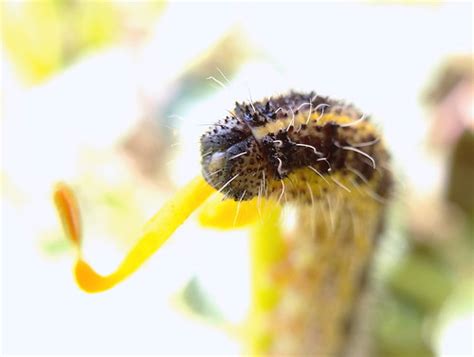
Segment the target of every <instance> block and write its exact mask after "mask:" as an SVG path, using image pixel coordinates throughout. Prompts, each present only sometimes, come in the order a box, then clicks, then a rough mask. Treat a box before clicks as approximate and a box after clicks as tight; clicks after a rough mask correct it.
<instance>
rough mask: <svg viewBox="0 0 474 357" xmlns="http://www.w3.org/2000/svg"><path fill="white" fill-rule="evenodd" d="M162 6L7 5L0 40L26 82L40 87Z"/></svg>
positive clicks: (62, 0) (69, 1)
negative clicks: (137, 20)
mask: <svg viewBox="0 0 474 357" xmlns="http://www.w3.org/2000/svg"><path fill="white" fill-rule="evenodd" d="M163 5H164V2H162V1H147V2H139V3H135V4H134V3H133V2H132V3H127V2H122V3H121V2H113V1H108V0H100V1H80V0H38V1H24V2H17V1H4V2H2V3H1V5H0V6H1V12H2V23H3V24H2V35H1V37H2V41H3V43H4V47H5V49H6V53H7V56H8V57H9V59H10V61H11V62H12V63H13V66H14V67H15V69H16V70H17V71H18V73H19V74H20V75H21V77H22V79H23V80H24V81H25V82H26V83H29V84H35V83H39V82H41V81H43V80H45V79H47V78H48V77H49V76H50V75H51V74H53V73H55V72H56V71H58V70H60V69H61V68H63V67H65V66H67V65H69V64H70V63H72V62H74V61H75V60H76V59H77V58H78V57H80V56H81V55H83V54H85V53H88V52H91V51H92V50H95V49H98V48H101V47H103V46H106V45H110V44H112V43H114V42H116V41H117V40H119V39H120V38H121V37H122V35H123V34H124V31H125V30H126V24H127V22H128V20H129V19H130V18H133V17H137V18H138V19H141V18H142V17H143V16H145V15H146V16H147V17H148V18H150V17H156V16H157V15H158V14H159V13H160V11H161V10H162V9H163Z"/></svg>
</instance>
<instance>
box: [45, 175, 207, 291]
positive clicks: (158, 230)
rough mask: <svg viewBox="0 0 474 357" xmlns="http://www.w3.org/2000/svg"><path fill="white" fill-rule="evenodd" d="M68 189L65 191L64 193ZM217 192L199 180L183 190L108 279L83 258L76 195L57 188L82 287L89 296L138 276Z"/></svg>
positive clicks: (77, 277) (161, 210) (67, 189)
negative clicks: (146, 262)
mask: <svg viewBox="0 0 474 357" xmlns="http://www.w3.org/2000/svg"><path fill="white" fill-rule="evenodd" d="M65 187H66V189H65ZM213 192H215V190H214V189H213V188H212V187H211V186H209V185H208V184H207V183H206V182H205V181H204V179H203V178H202V177H197V178H195V179H194V180H192V181H191V182H190V183H188V184H187V185H186V186H185V187H183V188H182V189H181V190H180V191H179V192H178V193H177V194H176V195H175V196H174V197H173V198H172V199H171V200H169V201H168V202H167V203H166V204H165V205H164V206H163V207H162V208H161V209H160V210H159V211H158V212H157V213H156V214H155V216H154V217H153V218H151V219H150V220H149V221H148V223H147V224H146V225H145V227H144V231H143V234H142V236H141V237H140V239H139V240H138V241H137V243H136V244H135V246H134V247H133V248H132V249H131V250H130V252H129V253H128V254H127V255H126V256H125V258H124V259H123V261H122V263H121V264H120V265H119V267H118V268H117V269H116V270H115V271H114V272H112V273H111V274H109V275H105V276H104V275H100V274H98V273H97V272H96V271H95V270H94V269H93V268H92V267H91V266H90V265H89V264H88V263H87V262H86V261H85V260H84V259H83V258H82V256H81V255H82V254H81V250H80V245H79V244H77V243H78V241H79V238H80V229H78V228H76V227H80V226H78V225H76V224H75V223H74V222H75V218H74V217H76V216H77V217H79V207H78V206H77V203H76V199H75V196H74V192H73V191H72V190H71V189H70V188H67V186H66V185H65V184H60V185H57V186H56V190H55V192H54V201H55V204H56V208H57V211H58V213H59V216H60V218H61V220H62V222H63V223H64V222H65V224H64V226H65V231H66V234H67V236H68V237H69V238H70V239H71V240H72V241H74V242H75V243H76V246H77V250H78V257H77V261H76V266H75V269H74V272H75V275H76V280H77V283H78V284H79V286H80V287H81V288H82V289H83V290H85V291H87V292H91V293H92V292H99V291H104V290H107V289H110V288H111V287H113V286H114V285H116V284H117V283H119V282H121V281H123V280H124V279H125V278H127V277H128V276H129V275H131V274H132V273H133V272H135V271H136V270H137V269H138V268H139V267H140V266H141V265H142V264H143V263H144V262H145V261H146V260H147V259H148V258H149V257H150V256H151V255H152V254H153V253H155V252H156V251H157V250H158V249H159V248H160V247H161V246H162V245H163V244H164V243H165V242H166V241H167V240H168V238H169V237H170V236H171V235H172V234H173V232H174V231H175V230H176V229H177V228H178V227H179V226H180V225H181V224H182V223H183V222H184V220H186V218H188V217H189V215H190V214H191V213H192V212H193V211H194V210H196V208H197V207H199V206H200V205H201V204H202V203H203V202H204V201H205V200H206V199H207V198H208V197H209V196H210V195H211V194H212V193H213Z"/></svg>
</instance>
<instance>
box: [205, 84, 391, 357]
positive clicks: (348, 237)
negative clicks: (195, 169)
mask: <svg viewBox="0 0 474 357" xmlns="http://www.w3.org/2000/svg"><path fill="white" fill-rule="evenodd" d="M201 150H202V152H201V154H202V174H203V177H204V179H205V180H206V181H207V182H208V183H209V184H210V185H211V186H213V187H214V188H215V189H216V190H219V191H221V192H222V193H223V194H224V195H225V196H226V197H228V198H230V199H233V200H235V201H238V202H241V201H245V200H251V199H253V198H255V197H259V198H262V197H263V198H267V199H270V200H273V199H275V200H277V201H278V203H281V204H290V205H291V206H293V207H294V208H296V217H297V218H296V222H297V224H296V226H295V227H294V229H293V231H291V232H289V233H288V234H287V235H286V236H284V237H283V236H282V237H281V243H278V240H279V239H280V238H279V237H278V236H279V235H278V234H275V233H273V236H272V237H268V236H265V235H261V234H255V236H254V237H253V243H252V244H253V248H252V249H253V250H254V253H253V255H255V256H262V255H266V254H268V253H266V252H265V251H267V250H268V251H272V249H274V248H273V246H275V245H278V244H282V245H283V246H286V248H285V250H284V251H285V252H286V253H281V255H279V257H278V258H277V259H275V260H274V261H272V262H268V265H267V266H266V268H261V262H259V261H257V262H256V263H255V265H256V266H260V269H259V272H258V274H256V275H255V276H254V279H255V284H254V287H255V289H256V291H257V293H256V296H255V299H254V308H253V312H252V318H253V319H254V320H253V321H256V322H255V323H254V325H255V326H254V331H253V333H252V339H253V340H252V343H251V345H252V352H253V353H264V354H268V353H269V354H270V355H286V354H291V355H350V356H353V355H357V353H356V352H355V350H354V348H353V346H352V345H351V342H350V341H351V340H357V342H356V343H357V344H359V345H360V341H361V340H363V338H362V337H361V336H360V334H359V335H358V336H357V337H355V334H357V331H361V330H367V329H366V328H365V329H364V328H362V329H361V328H360V326H359V327H355V328H353V326H354V325H357V324H358V323H360V319H357V311H358V309H357V308H356V306H358V302H359V301H363V299H362V297H363V296H364V295H365V294H364V292H366V291H368V290H367V289H366V285H367V280H368V279H367V276H368V272H369V271H370V265H371V261H372V257H373V252H374V249H375V246H376V242H377V239H378V237H379V236H380V233H381V229H382V225H383V221H384V216H385V201H386V200H387V199H388V198H389V197H390V194H391V187H392V175H391V172H390V168H389V154H388V152H387V150H386V149H385V145H384V143H383V140H382V138H381V135H380V134H379V133H378V131H377V130H376V128H375V127H374V125H373V124H372V123H371V121H370V118H369V117H368V116H366V115H364V114H363V113H362V112H361V111H360V110H358V109H357V108H356V107H354V106H353V105H350V104H346V103H344V102H342V101H339V100H335V99H331V98H329V97H322V96H318V95H316V94H315V93H314V92H311V93H297V92H290V93H289V94H286V95H281V96H277V97H271V98H267V99H264V100H262V101H257V102H252V103H236V105H235V108H234V110H233V111H232V112H231V113H230V115H228V116H227V117H225V118H223V119H221V120H220V121H218V122H217V123H216V124H215V125H214V126H212V127H211V128H210V129H209V130H208V131H207V132H206V133H205V134H204V135H203V136H202V137H201ZM272 219H273V218H272ZM265 224H270V225H271V224H272V223H271V222H265V223H262V225H265ZM273 224H274V223H273ZM277 266H285V271H284V273H283V276H284V278H283V279H282V278H281V277H280V280H278V279H277V280H272V276H273V275H274V269H275V267H277ZM272 284H274V285H272ZM262 285H263V286H266V288H261V286H262ZM269 287H271V288H269ZM266 289H267V290H266ZM268 291H273V292H274V293H275V294H276V296H278V298H275V300H274V301H273V302H272V304H271V305H270V306H269V305H268V300H267V296H268V295H267V294H268ZM365 317H366V319H365V320H366V321H367V320H369V319H367V316H365ZM363 320H364V319H363ZM351 330H352V331H351ZM362 355H364V353H362Z"/></svg>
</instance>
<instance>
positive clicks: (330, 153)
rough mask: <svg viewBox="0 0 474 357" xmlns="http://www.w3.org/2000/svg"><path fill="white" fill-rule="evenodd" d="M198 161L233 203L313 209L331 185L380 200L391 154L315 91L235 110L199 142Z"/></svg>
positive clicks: (371, 131)
mask: <svg viewBox="0 0 474 357" xmlns="http://www.w3.org/2000/svg"><path fill="white" fill-rule="evenodd" d="M201 155H202V174H203V177H204V179H205V180H206V181H207V183H209V184H210V185H211V186H212V187H214V188H215V189H216V190H219V191H221V192H222V193H223V194H224V195H225V196H226V197H228V198H231V199H234V200H236V201H242V200H250V199H252V198H254V197H256V196H259V197H265V198H277V199H278V200H281V199H282V197H283V196H284V197H285V200H287V201H298V202H306V203H311V201H312V200H313V199H314V198H318V195H319V194H321V191H323V192H324V191H325V190H328V189H331V187H333V186H334V183H335V184H336V185H337V186H339V187H340V188H341V189H343V190H345V191H347V192H350V189H349V188H348V186H351V185H352V186H354V185H362V184H368V185H370V186H371V193H373V195H374V196H375V197H378V198H385V197H386V196H387V195H388V191H389V188H390V186H391V185H390V180H391V179H390V174H389V172H388V170H385V169H384V167H385V166H386V163H387V161H388V160H389V155H388V153H387V151H386V149H385V147H384V145H383V143H382V141H381V140H380V135H379V134H378V133H377V130H376V129H375V127H374V126H373V125H372V124H371V123H370V121H369V118H368V117H366V116H365V115H364V114H363V113H362V112H360V111H359V110H358V109H356V108H355V107H354V106H353V105H351V104H346V103H344V102H343V101H339V100H335V99H331V98H329V97H321V96H318V95H317V94H316V93H315V92H310V93H307V94H305V93H298V92H293V91H292V92H290V93H289V94H286V95H280V96H277V97H270V98H266V99H264V100H262V101H256V102H251V103H236V104H235V108H234V111H233V112H231V115H228V116H226V117H225V118H223V119H221V120H219V121H218V122H217V123H216V124H214V125H213V126H211V127H210V128H209V130H208V131H207V132H206V133H205V134H204V135H203V136H202V137H201ZM313 191H314V192H313Z"/></svg>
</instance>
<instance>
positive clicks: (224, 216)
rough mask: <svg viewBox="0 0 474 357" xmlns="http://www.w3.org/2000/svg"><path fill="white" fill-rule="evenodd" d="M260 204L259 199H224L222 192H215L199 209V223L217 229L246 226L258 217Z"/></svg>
mask: <svg viewBox="0 0 474 357" xmlns="http://www.w3.org/2000/svg"><path fill="white" fill-rule="evenodd" d="M259 204H260V202H258V199H253V200H250V201H243V202H236V201H233V200H230V199H228V200H224V201H223V200H222V195H221V194H215V195H213V196H212V197H211V198H210V199H208V200H207V201H206V203H204V205H203V206H202V207H201V209H200V210H199V215H198V219H199V223H201V225H203V226H205V227H211V228H217V229H232V228H240V227H244V226H247V225H250V224H253V223H255V222H256V220H257V219H258V211H259V209H260V208H259V207H258V205H259Z"/></svg>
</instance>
